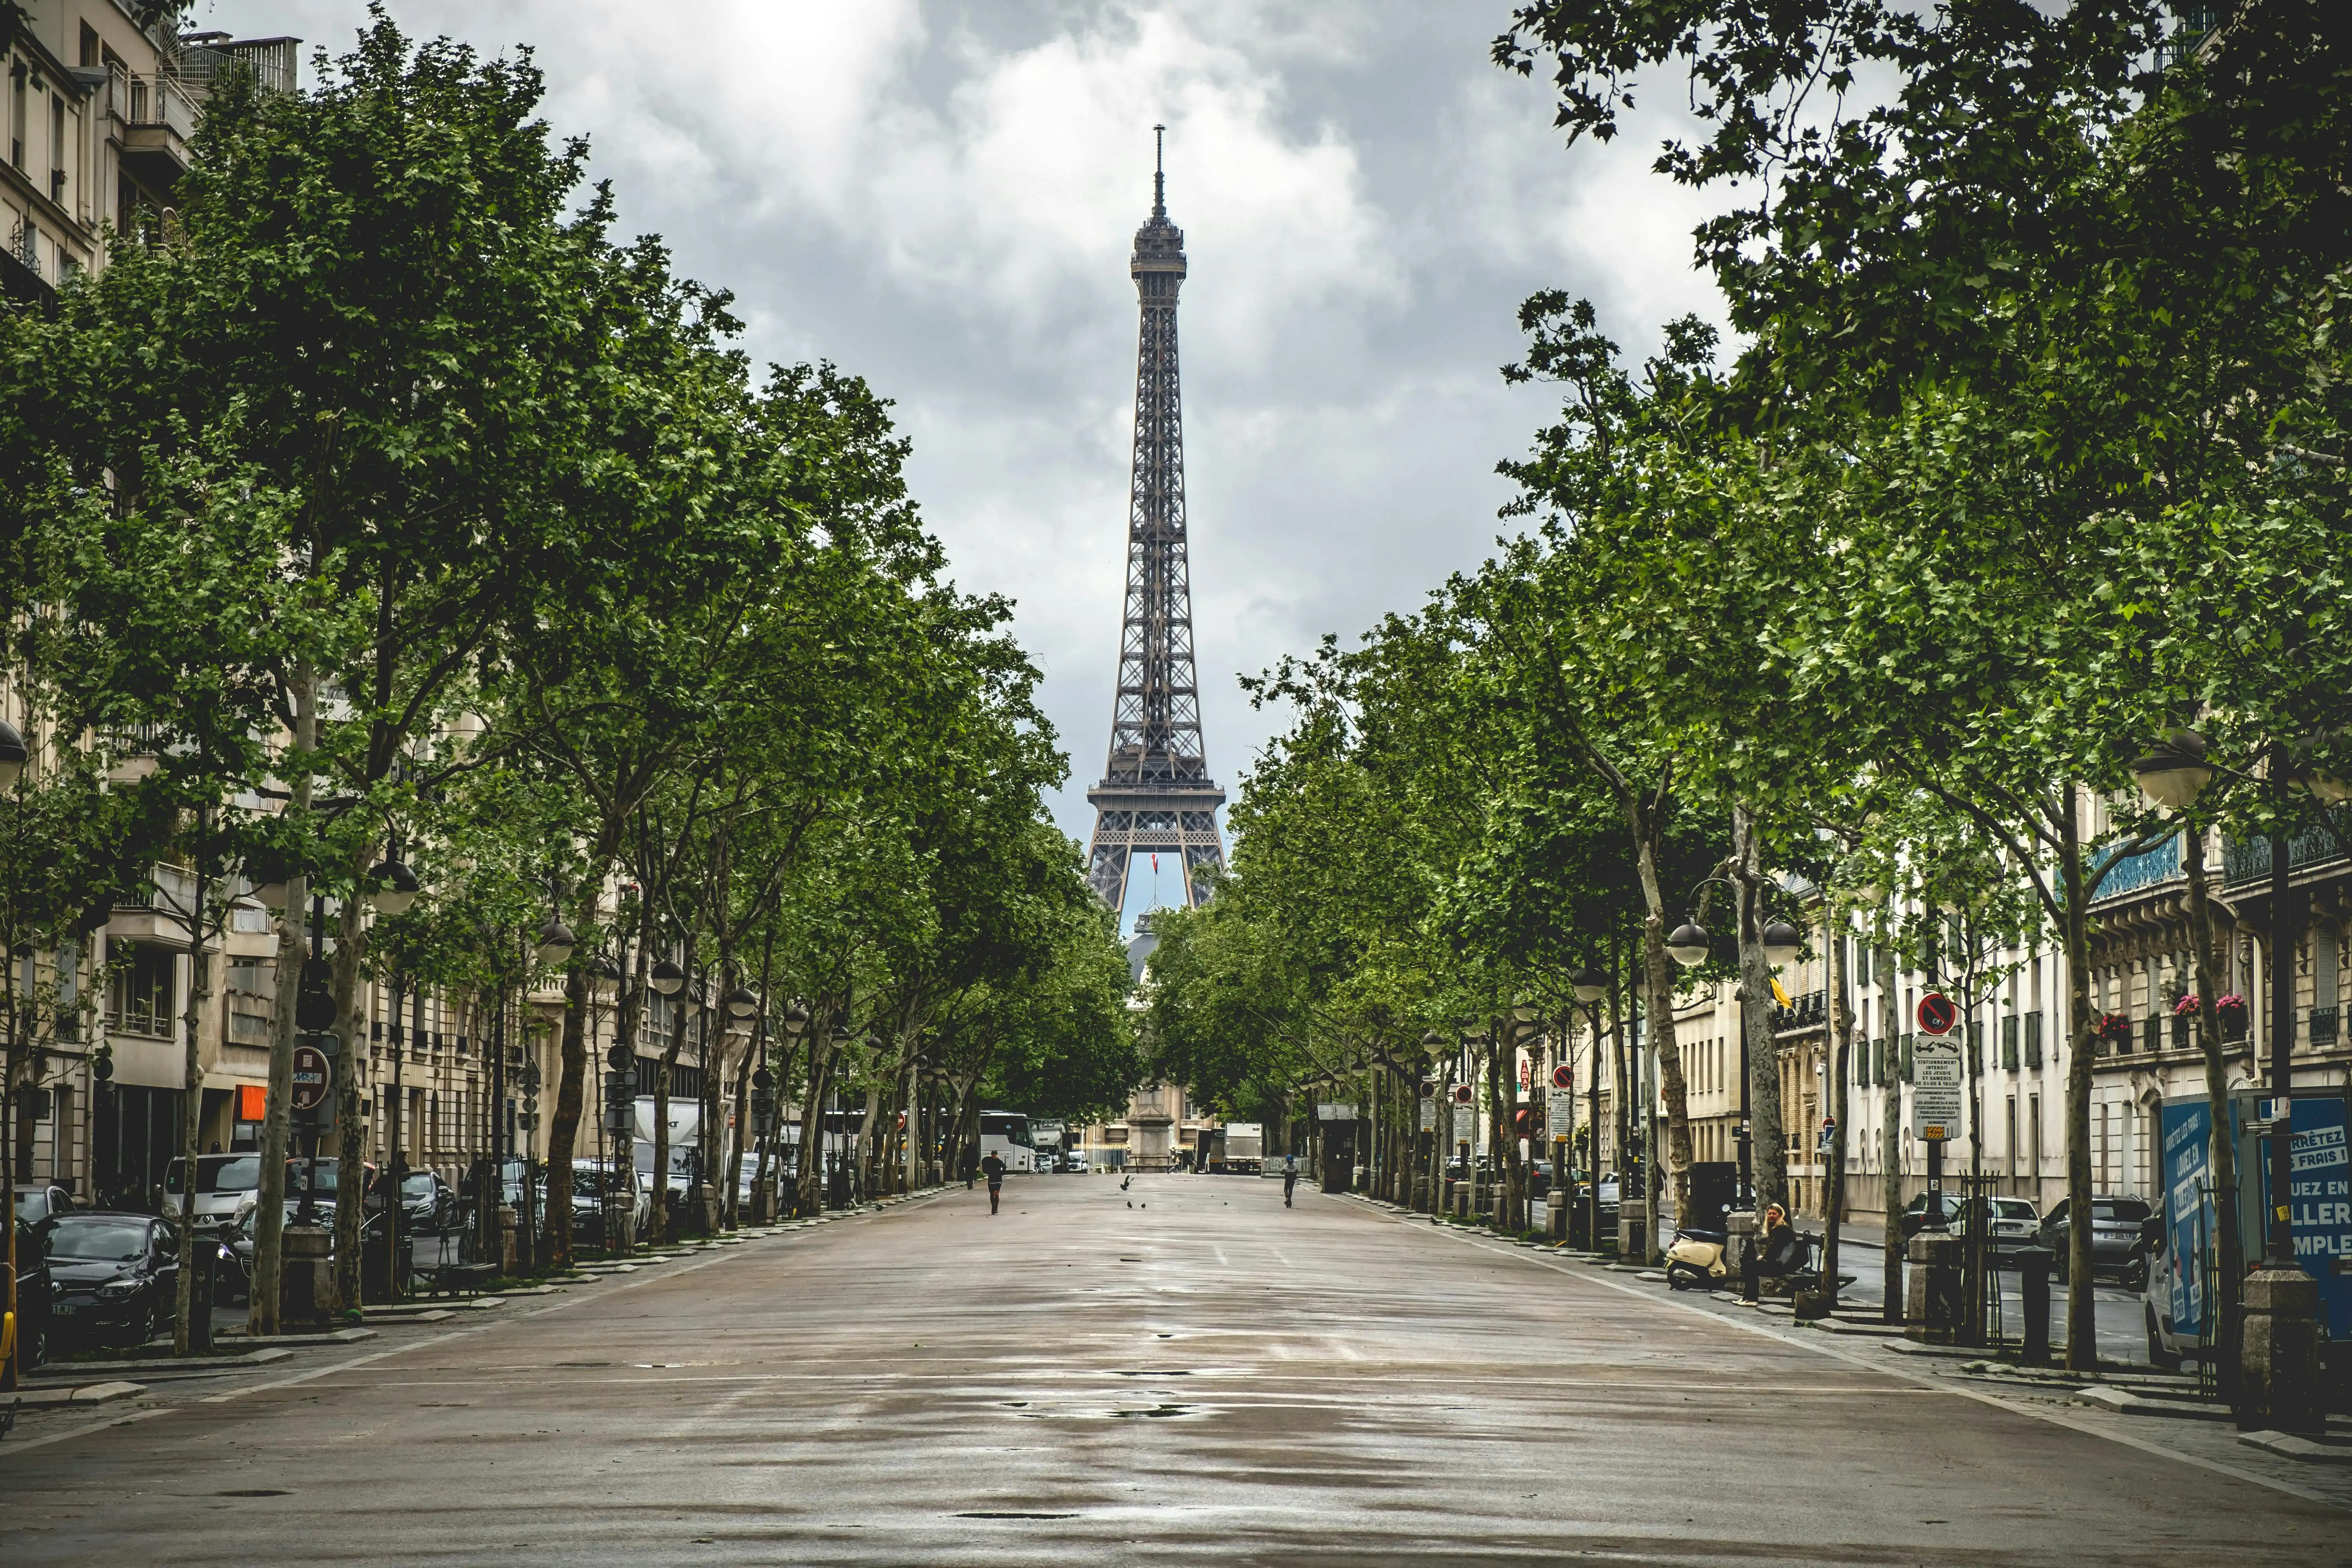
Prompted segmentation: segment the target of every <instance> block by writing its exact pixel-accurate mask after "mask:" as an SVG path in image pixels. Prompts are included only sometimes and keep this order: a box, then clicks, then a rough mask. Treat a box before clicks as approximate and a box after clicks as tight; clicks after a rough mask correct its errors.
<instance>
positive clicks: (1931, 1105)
mask: <svg viewBox="0 0 2352 1568" xmlns="http://www.w3.org/2000/svg"><path fill="white" fill-rule="evenodd" d="M1917 1016H1918V1021H1919V1028H1920V1036H1919V1038H1918V1041H1917V1042H1916V1044H1915V1045H1914V1046H1913V1047H1912V1051H1911V1131H1912V1133H1913V1135H1914V1136H1915V1137H1916V1138H1918V1139H1919V1140H1920V1141H1921V1142H1924V1143H1926V1144H1927V1214H1926V1215H1925V1216H1924V1217H1923V1225H1924V1227H1925V1228H1927V1229H1930V1230H1942V1229H1945V1228H1946V1226H1945V1225H1944V1144H1945V1142H1946V1141H1947V1140H1948V1139H1949V1138H1950V1137H1951V1136H1952V1133H1953V1131H1955V1130H1956V1129H1957V1128H1958V1127H1959V1125H1960V1122H1961V1119H1962V1117H1963V1115H1964V1114H1965V1110H1964V1102H1965V1100H1966V1098H1967V1088H1966V1085H1967V1072H1966V1069H1965V1068H1964V1066H1963V1064H1962V1062H1961V1059H1960V1043H1959V1041H1958V1039H1956V1038H1954V1037H1953V1034H1952V1031H1953V1030H1954V1029H1956V1028H1958V1026H1959V1018H1960V1010H1959V1008H1958V1007H1957V1006H1955V1005H1953V1003H1952V1000H1951V998H1949V997H1948V996H1945V995H1943V994H1941V993H1938V992H1934V991H1930V992H1929V993H1927V994H1926V995H1925V996H1922V997H1920V998H1919V1006H1918V1013H1917Z"/></svg>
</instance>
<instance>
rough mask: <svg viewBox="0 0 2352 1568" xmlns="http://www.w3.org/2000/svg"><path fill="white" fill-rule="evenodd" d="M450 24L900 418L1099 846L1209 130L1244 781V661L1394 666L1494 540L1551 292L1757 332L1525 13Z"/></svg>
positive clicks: (1619, 313) (1680, 216)
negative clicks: (1137, 283)
mask: <svg viewBox="0 0 2352 1568" xmlns="http://www.w3.org/2000/svg"><path fill="white" fill-rule="evenodd" d="M394 8H395V14H396V16H397V17H398V19H399V20H400V21H401V23H402V25H403V26H404V27H406V28H407V29H409V30H410V31H411V32H412V33H416V34H422V35H427V36H429V35H431V34H433V33H436V32H443V31H446V32H451V33H454V34H457V36H460V37H466V38H467V39H468V40H469V41H471V42H473V43H475V44H476V45H478V47H482V48H484V49H486V50H492V51H495V50H498V49H499V48H503V47H509V46H510V45H512V44H514V43H516V42H529V43H530V44H532V45H533V46H534V47H536V49H537V51H538V58H539V62H540V64H541V67H542V68H543V69H544V70H545V72H546V76H547V81H548V88H549V96H548V100H547V104H546V114H547V117H548V119H549V120H550V121H551V123H552V124H553V125H554V126H555V127H556V129H557V130H558V131H559V132H563V133H566V134H573V133H586V134H589V135H591V136H592V138H593V144H594V149H595V152H594V163H595V173H596V174H599V175H600V176H609V177H611V178H613V179H614V181H615V183H616V184H617V186H618V189H619V195H620V202H621V215H622V220H623V223H624V225H625V226H626V227H629V228H633V229H648V230H656V231H659V232H661V233H662V234H664V235H665V236H667V237H668V238H669V240H670V241H671V243H672V245H673V247H674V248H675V249H676V252H677V258H678V263H679V266H680V267H681V268H683V269H684V270H686V271H688V272H689V273H691V274H692V275H694V276H697V277H699V278H702V279H707V280H709V281H711V282H714V283H719V284H724V285H726V286H729V287H730V288H732V289H735V290H736V291H737V293H738V296H739V300H740V310H741V311H742V313H743V314H744V316H745V319H746V321H748V322H749V323H750V338H751V342H750V344H749V346H750V347H751V350H752V352H753V353H755V354H757V355H759V356H761V357H762V358H770V359H780V360H787V361H789V360H794V359H800V358H814V357H820V356H821V357H825V358H830V359H833V360H835V362H837V363H841V364H843V365H844V366H845V367H847V368H849V369H851V370H854V371H856V372H858V373H860V374H865V375H866V376H867V377H868V378H869V379H870V380H872V381H873V382H874V384H876V386H877V388H878V389H880V390H881V391H882V392H883V393H885V394H886V395H889V396H892V397H895V398H896V399H898V404H899V409H898V412H899V415H900V416H901V418H902V420H903V423H904V424H905V426H906V427H907V429H908V431H909V433H910V434H911V435H912V436H913V437H914V440H915V443H916V453H915V458H914V463H913V468H912V479H913V482H914V484H915V486H916V489H917V493H918V495H919V497H921V498H922V500H923V501H924V505H925V508H926V511H927V513H928V515H929V518H930V520H931V522H932V525H933V526H934V527H935V528H936V529H937V530H938V531H940V535H941V537H942V538H943V539H944V540H945V541H946V542H947V544H948V546H949V549H950V553H951V555H952V556H953V558H954V561H955V563H956V564H955V574H956V576H957V578H958V580H959V581H960V582H961V583H962V584H965V585H966V586H968V587H971V588H976V589H989V590H993V591H998V592H1003V593H1006V594H1009V595H1013V597H1015V598H1017V599H1018V600H1019V601H1020V632H1021V636H1022V637H1023V639H1024V642H1025V643H1026V644H1027V646H1028V647H1030V648H1031V649H1032V650H1033V652H1034V654H1035V656H1036V657H1037V658H1038V659H1039V661H1040V662H1041V664H1042V665H1043V666H1044V667H1045V670H1046V672H1047V683H1046V690H1045V700H1046V705H1047V708H1048V710H1049V711H1050V713H1051V715H1052V717H1053V718H1054V720H1055V723H1056V725H1057V726H1058V727H1059V729H1060V731H1061V738H1062V743H1063V745H1064V746H1065V748H1066V750H1067V751H1068V752H1070V753H1071V756H1072V762H1073V773H1074V778H1073V782H1072V784H1071V787H1070V788H1069V789H1067V790H1066V791H1065V792H1064V794H1063V795H1062V796H1061V797H1060V798H1059V801H1058V804H1057V809H1058V812H1059V815H1060V817H1061V820H1062V822H1063V824H1064V826H1066V827H1067V828H1068V829H1070V830H1071V831H1072V832H1074V833H1077V834H1080V835H1083V834H1084V833H1085V831H1086V830H1087V826H1089V820H1090V819H1089V817H1088V815H1087V807H1086V805H1085V801H1084V798H1083V797H1084V790H1085V786H1086V784H1087V782H1088V781H1089V780H1090V779H1091V778H1092V777H1093V776H1094V774H1095V773H1096V772H1097V770H1098V769H1099V768H1100V767H1101V761H1100V758H1101V753H1102V747H1103V744H1104V741H1105V738H1106V735H1107V731H1108V714H1109V706H1110V684H1111V679H1112V675H1113V669H1112V656H1113V651H1114V649H1115V647H1116V643H1117V633H1118V613H1119V584H1120V580H1121V574H1122V570H1123V563H1122V561H1121V558H1120V552H1121V551H1122V549H1123V542H1124V533H1125V521H1126V493H1127V461H1128V448H1129V417H1130V404H1131V400H1132V397H1133V382H1134V374H1135V362H1134V331H1135V314H1134V312H1135V296H1134V291H1133V287H1132V285H1131V283H1130V282H1129V279H1128V276H1127V257H1128V251H1129V245H1130V242H1131V240H1132V237H1133V235H1134V231H1135V228H1136V226H1137V225H1138V224H1139V223H1140V222H1141V221H1142V220H1143V218H1144V217H1145V216H1146V213H1147V211H1148V208H1149V205H1150V157H1151V133H1150V127H1151V125H1152V123H1153V122H1154V121H1165V122H1166V123H1167V125H1168V127H1169V161H1170V176H1169V205H1170V209H1171V216H1173V217H1174V218H1175V220H1176V221H1177V222H1178V223H1179V224H1181V226H1183V227H1184V230H1185V236H1186V242H1187V247H1188V250H1189V253H1190V257H1191V261H1192V278H1191V280H1190V281H1189V282H1188V283H1187V285H1186V288H1185V294H1184V304H1183V326H1182V332H1183V343H1184V357H1185V368H1184V374H1185V395H1186V405H1187V430H1186V437H1187V458H1188V464H1189V473H1188V478H1189V479H1190V485H1191V502H1192V505H1191V521H1192V529H1193V537H1194V552H1195V563H1194V573H1193V583H1194V598H1195V618H1196V621H1197V623H1198V628H1199V637H1198V642H1199V647H1200V650H1201V654H1200V657H1201V674H1202V687H1203V692H1202V696H1203V708H1204V721H1205V726H1206V729H1207V731H1208V734H1207V740H1208V746H1209V752H1210V757H1211V761H1212V763H1213V766H1214V767H1215V769H1216V770H1217V771H1218V773H1219V774H1220V775H1221V776H1222V778H1223V781H1224V782H1225V784H1227V786H1228V788H1229V789H1230V788H1232V787H1233V786H1234V784H1237V782H1238V777H1239V774H1240V773H1242V772H1243V770H1244V766H1245V765H1246V763H1247V761H1248V759H1249V758H1250V756H1251V755H1253V754H1254V753H1255V751H1256V750H1257V748H1258V747H1259V745H1260V744H1261V743H1262V742H1263V741H1264V739H1265V736H1266V734H1267V733H1268V732H1269V731H1270V729H1271V727H1272V726H1273V724H1274V723H1275V722H1276V715H1271V714H1262V713H1257V712H1255V711H1253V710H1251V709H1250V708H1249V707H1248V705H1247V703H1246V701H1245V700H1244V699H1243V698H1242V697H1241V695H1240V694H1239V692H1238V691H1237V690H1236V689H1234V686H1233V684H1232V681H1231V676H1232V674H1233V672H1234V671H1235V670H1255V669H1258V668H1263V667H1265V665H1267V664H1269V663H1271V662H1272V661H1273V660H1274V659H1276V658H1278V657H1280V656H1281V655H1282V654H1283V653H1285V652H1288V651H1295V650H1297V649H1300V648H1303V647H1307V646H1310V645H1311V644H1312V642H1313V641H1314V639H1315V638H1316V637H1318V636H1319V635H1320V634H1321V633H1323V632H1324V631H1327V630H1328V631H1337V632H1339V633H1340V634H1341V635H1342V636H1344V637H1353V636H1354V635H1355V633H1356V632H1357V631H1359V630H1360V629H1361V628H1362V627H1364V626H1369V625H1370V624H1372V622H1374V621H1375V620H1376V619H1377V618H1378V617H1379V616H1380V615H1381V614H1382V613H1383V612H1385V611H1387V610H1390V609H1409V608H1411V607H1412V606H1414V605H1418V604H1419V603H1420V602H1421V600H1422V598H1423V595H1424V594H1425V592H1426V591H1427V590H1428V589H1429V588H1430V587H1431V586H1433V585H1434V584H1436V583H1438V582H1439V581H1441V580H1442V579H1443V578H1444V575H1445V574H1446V573H1447V572H1449V571H1452V570H1454V569H1457V568H1460V567H1465V566H1468V565H1473V564H1475V563H1476V562H1477V561H1478V560H1480V559H1482V558H1483V557H1484V556H1485V555H1486V554H1487V553H1488V552H1489V550H1490V547H1491V541H1492V539H1493V536H1494V534H1495V533H1496V531H1497V530H1498V527H1499V524H1498V523H1497V522H1496V518H1495V509H1496V506H1497V504H1499V502H1500V501H1501V500H1503V499H1504V496H1505V490H1504V488H1503V486H1502V483H1501V481H1500V480H1498V479H1496V478H1495V477H1494V474H1493V471H1492V470H1493V467H1494V464H1495V461H1496V459H1497V458H1502V457H1505V456H1508V455H1512V454H1516V453H1517V452H1519V451H1521V450H1523V449H1524V448H1525V447H1526V445H1527V442H1528V437H1529V435H1530V433H1531V432H1532V431H1533V430H1534V429H1535V428H1536V427H1537V426H1538V425H1539V424H1540V423H1542V422H1543V420H1544V417H1545V416H1546V414H1547V412H1548V408H1547V405H1549V403H1550V401H1551V395H1550V394H1549V392H1547V391H1546V390H1544V389H1541V388H1507V387H1505V386H1504V385H1503V384H1501V382H1500V380H1499V378H1498V377H1497V376H1496V374H1495V369H1496V366H1497V365H1499V364H1501V363H1504V362H1506V361H1507V360H1510V359H1513V358H1515V357H1517V353H1518V351H1519V346H1520V345H1519V341H1518V337H1517V328H1516V325H1515V323H1514V321H1513V313H1514V311H1515V310H1516V309H1517V303H1518V300H1520V299H1521V298H1522V297H1523V296H1525V295H1526V294H1528V292H1530V291H1532V290H1534V289H1538V288H1543V287H1560V288H1565V289H1570V290H1571V291H1572V292H1577V293H1583V294H1589V295H1591V297H1592V298H1593V299H1594V300H1595V301H1596V302H1597V303H1599V304H1600V305H1601V310H1602V314H1603V317H1604V320H1605V321H1606V323H1607V327H1608V330H1609V331H1611V332H1612V335H1613V336H1615V337H1617V338H1618V340H1619V341H1620V342H1623V343H1625V344H1626V345H1627V347H1628V349H1629V351H1631V352H1633V353H1640V352H1643V350H1645V349H1646V348H1647V347H1648V346H1649V345H1650V344H1651V343H1652V342H1654V340H1655V332H1656V328H1657V325H1658V323H1659V322H1660V321H1663V320H1664V319H1665V318H1666V317H1668V316H1671V315H1674V314H1677V313H1679V312H1681V311H1683V310H1693V309H1696V310H1701V311H1702V313H1705V314H1707V315H1709V316H1711V317H1715V318H1717V319H1720V316H1721V310H1720V308H1719V306H1718V305H1717V302H1716V301H1715V300H1714V298H1713V295H1712V291H1711V289H1709V287H1708V286H1707V284H1706V281H1705V280H1704V279H1698V278H1696V277H1695V276H1694V275H1693V274H1692V273H1691V271H1690V268H1689V256H1690V240H1689V230H1690V228H1691V226H1692V224H1693V223H1694V222H1695V221H1696V218H1697V216H1699V214H1700V213H1701V212H1702V211H1704V210H1705V205H1706V204H1705V203H1704V202H1702V201H1701V200H1700V199H1699V198H1696V197H1694V196H1692V195H1690V194H1688V193H1685V192H1681V191H1678V190H1676V189H1675V188H1674V187H1672V186H1670V185H1668V184H1666V183H1665V182H1664V180H1662V179H1660V178H1659V177H1657V176H1654V175H1652V174H1649V173H1648V172H1647V165H1648V163H1649V162H1650V160H1651V158H1652V157H1654V154H1655V144H1656V142H1657V140H1658V138H1659V137H1660V136H1663V135H1664V134H1667V133H1668V132H1669V130H1670V129H1671V127H1672V126H1673V124H1674V123H1675V121H1674V120H1673V118H1672V116H1670V115H1664V114H1659V113H1654V112H1653V111H1652V110H1647V109H1645V110H1644V112H1643V116H1642V117H1641V118H1640V119H1638V120H1637V121H1635V122H1634V124H1633V126H1632V127H1631V128H1630V129H1629V131H1628V133H1627V134H1626V135H1625V136H1624V137H1622V138H1621V139H1620V140H1619V141H1618V142H1616V143H1614V144H1613V145H1612V146H1609V147H1606V148H1603V147H1599V146H1584V147H1580V148H1578V149H1576V150H1574V151H1572V152H1570V151H1564V150H1563V149H1562V147H1561V142H1560V137H1559V133H1558V132H1556V131H1555V130H1554V129H1553V128H1552V126H1551V124H1550V119H1551V104H1550V101H1549V94H1548V93H1547V91H1546V89H1545V88H1544V87H1543V85H1542V84H1541V83H1540V82H1530V81H1527V80H1523V79H1519V78H1517V77H1513V76H1507V75H1506V74H1504V73H1502V72H1500V71H1498V70H1496V68H1494V67H1493V66H1491V65H1490V64H1489V63H1487V60H1486V46H1487V42H1488V39H1489V37H1491V34H1492V32H1493V31H1494V29H1495V27H1496V26H1497V25H1498V21H1497V18H1498V17H1499V16H1500V13H1499V12H1496V13H1494V14H1491V15H1490V14H1488V13H1486V12H1482V11H1475V10H1465V8H1463V7H1459V6H1451V5H1444V6H1431V5H1420V4H1415V3H1413V0H1362V3H1361V4H1359V5H1329V4H1328V3H1324V0H1279V3H1272V0H1166V3H1164V4H1159V5H1148V4H1139V3H1135V0H1034V3H1031V4H1013V3H1009V0H964V3H961V4H957V3H945V0H943V3H940V4H933V5H918V4H916V3H915V0H857V3H856V4H854V5H840V4H832V3H820V0H809V3H800V4H781V3H775V0H734V3H722V0H705V3H700V4H696V5H676V4H671V5H646V4H644V3H643V0H629V3H620V0H501V3H496V4H483V3H480V0H467V3H461V0H400V3H396V4H395V7H394ZM196 21H197V24H198V25H200V26H221V27H227V28H231V29H233V30H236V31H239V32H243V33H247V34H262V33H278V32H288V33H294V34H297V35H299V36H301V37H305V38H308V39H310V40H311V41H313V42H316V43H321V44H324V45H326V46H327V47H329V48H330V49H331V50H333V51H341V49H343V48H345V47H348V41H349V39H350V38H351V37H352V33H353V31H354V29H356V28H357V27H358V26H362V25H363V23H364V21H365V7H364V5H363V3H362V0H198V5H197V10H196Z"/></svg>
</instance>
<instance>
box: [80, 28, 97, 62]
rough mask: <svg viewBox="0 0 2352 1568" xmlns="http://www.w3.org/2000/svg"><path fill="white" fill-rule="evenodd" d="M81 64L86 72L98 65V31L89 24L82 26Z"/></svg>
mask: <svg viewBox="0 0 2352 1568" xmlns="http://www.w3.org/2000/svg"><path fill="white" fill-rule="evenodd" d="M81 64H82V68H83V69H85V70H87V69H89V68H91V67H94V66H96V65H97V64H98V29H97V28H95V27H93V26H90V25H89V23H88V22H84V23H83V24H82V25H81Z"/></svg>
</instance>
